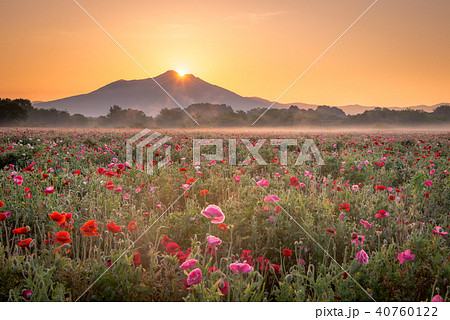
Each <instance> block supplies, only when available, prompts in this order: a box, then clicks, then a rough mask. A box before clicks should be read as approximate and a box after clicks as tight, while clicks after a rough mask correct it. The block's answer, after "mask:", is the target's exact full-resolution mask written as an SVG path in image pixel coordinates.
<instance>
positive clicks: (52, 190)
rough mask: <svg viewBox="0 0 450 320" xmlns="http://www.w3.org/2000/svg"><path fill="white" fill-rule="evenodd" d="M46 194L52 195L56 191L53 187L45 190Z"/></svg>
mask: <svg viewBox="0 0 450 320" xmlns="http://www.w3.org/2000/svg"><path fill="white" fill-rule="evenodd" d="M44 192H45V193H46V194H51V193H53V192H55V189H54V188H53V187H52V186H50V187H47V188H45V190H44Z"/></svg>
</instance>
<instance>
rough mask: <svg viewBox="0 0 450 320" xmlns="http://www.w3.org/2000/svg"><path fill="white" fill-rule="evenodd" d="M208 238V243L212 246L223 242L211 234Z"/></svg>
mask: <svg viewBox="0 0 450 320" xmlns="http://www.w3.org/2000/svg"><path fill="white" fill-rule="evenodd" d="M206 239H207V240H208V243H209V244H210V245H212V246H218V245H219V244H221V243H222V240H220V239H219V238H217V237H214V236H209V237H208V238H206Z"/></svg>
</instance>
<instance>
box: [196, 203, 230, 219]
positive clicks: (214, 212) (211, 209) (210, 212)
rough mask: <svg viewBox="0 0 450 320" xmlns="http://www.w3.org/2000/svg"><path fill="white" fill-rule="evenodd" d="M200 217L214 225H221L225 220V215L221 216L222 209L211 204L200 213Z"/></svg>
mask: <svg viewBox="0 0 450 320" xmlns="http://www.w3.org/2000/svg"><path fill="white" fill-rule="evenodd" d="M202 215H204V216H205V217H207V218H210V219H211V223H214V224H218V223H222V222H223V221H224V220H225V215H224V214H223V212H222V209H220V208H219V207H218V206H216V205H213V204H211V205H209V206H207V207H206V209H205V210H203V211H202Z"/></svg>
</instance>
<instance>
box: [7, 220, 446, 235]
mask: <svg viewBox="0 0 450 320" xmlns="http://www.w3.org/2000/svg"><path fill="white" fill-rule="evenodd" d="M0 221H1V219H0ZM432 232H433V233H434V234H438V235H440V236H442V237H447V235H448V232H444V231H443V230H442V228H441V227H439V226H436V227H434V229H433V231H432Z"/></svg>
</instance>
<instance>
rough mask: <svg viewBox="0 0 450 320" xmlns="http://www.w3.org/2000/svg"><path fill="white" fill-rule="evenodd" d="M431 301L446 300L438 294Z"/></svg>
mask: <svg viewBox="0 0 450 320" xmlns="http://www.w3.org/2000/svg"><path fill="white" fill-rule="evenodd" d="M431 302H444V299H443V298H442V297H441V296H440V295H438V294H437V295H435V296H434V297H433V298H432V299H431Z"/></svg>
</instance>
